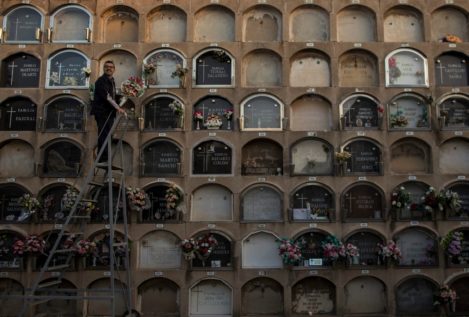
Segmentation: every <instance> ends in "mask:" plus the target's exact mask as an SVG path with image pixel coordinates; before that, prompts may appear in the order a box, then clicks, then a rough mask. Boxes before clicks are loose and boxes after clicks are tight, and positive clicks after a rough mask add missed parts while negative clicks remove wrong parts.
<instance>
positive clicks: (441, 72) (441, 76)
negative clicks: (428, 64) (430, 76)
mask: <svg viewBox="0 0 469 317" xmlns="http://www.w3.org/2000/svg"><path fill="white" fill-rule="evenodd" d="M437 64H438V65H436V66H435V68H436V69H437V70H439V72H440V78H441V83H442V84H443V83H444V82H443V71H444V70H445V69H446V67H445V66H443V64H441V62H440V63H437Z"/></svg>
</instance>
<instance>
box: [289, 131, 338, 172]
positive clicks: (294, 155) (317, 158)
mask: <svg viewBox="0 0 469 317" xmlns="http://www.w3.org/2000/svg"><path fill="white" fill-rule="evenodd" d="M333 154H334V151H333V149H332V146H331V145H330V144H329V143H327V142H325V141H323V140H319V139H307V140H302V141H300V142H298V143H296V144H295V145H293V147H292V149H291V161H292V166H290V169H291V170H290V173H291V174H293V175H331V174H332V172H333V169H332V166H333V163H334V160H333V158H332V155H333Z"/></svg>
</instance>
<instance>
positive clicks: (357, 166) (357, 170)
mask: <svg viewBox="0 0 469 317" xmlns="http://www.w3.org/2000/svg"><path fill="white" fill-rule="evenodd" d="M342 150H343V151H347V152H349V153H350V154H352V156H351V157H350V158H349V159H348V160H347V161H346V162H345V164H344V169H345V174H349V175H357V174H361V175H363V174H365V175H380V174H382V173H383V162H382V154H381V148H380V146H379V145H378V144H376V143H375V142H374V141H371V140H369V139H358V140H354V141H351V142H349V143H347V144H346V145H345V146H343V147H342Z"/></svg>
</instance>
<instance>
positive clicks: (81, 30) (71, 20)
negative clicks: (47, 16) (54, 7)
mask: <svg viewBox="0 0 469 317" xmlns="http://www.w3.org/2000/svg"><path fill="white" fill-rule="evenodd" d="M51 27H52V29H53V32H52V35H53V41H54V42H87V41H90V40H91V39H90V38H89V36H90V35H89V34H91V33H90V31H89V30H91V28H92V25H91V17H90V15H89V13H88V12H87V11H85V10H84V9H83V8H81V7H79V6H66V7H63V8H62V9H60V10H59V11H57V12H56V13H55V14H54V16H53V17H52V23H51Z"/></svg>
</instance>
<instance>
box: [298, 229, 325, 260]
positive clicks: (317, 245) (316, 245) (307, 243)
mask: <svg viewBox="0 0 469 317" xmlns="http://www.w3.org/2000/svg"><path fill="white" fill-rule="evenodd" d="M325 239H326V233H324V232H321V231H315V230H312V231H308V232H305V233H302V234H301V235H299V236H298V237H297V238H296V239H295V243H297V244H298V245H299V246H301V255H302V259H303V262H300V263H299V264H298V265H297V266H298V267H303V268H310V269H313V268H320V267H326V266H330V265H331V264H332V263H331V262H330V261H329V260H328V259H327V258H326V257H325V255H324V249H323V247H322V243H323V241H325Z"/></svg>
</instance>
